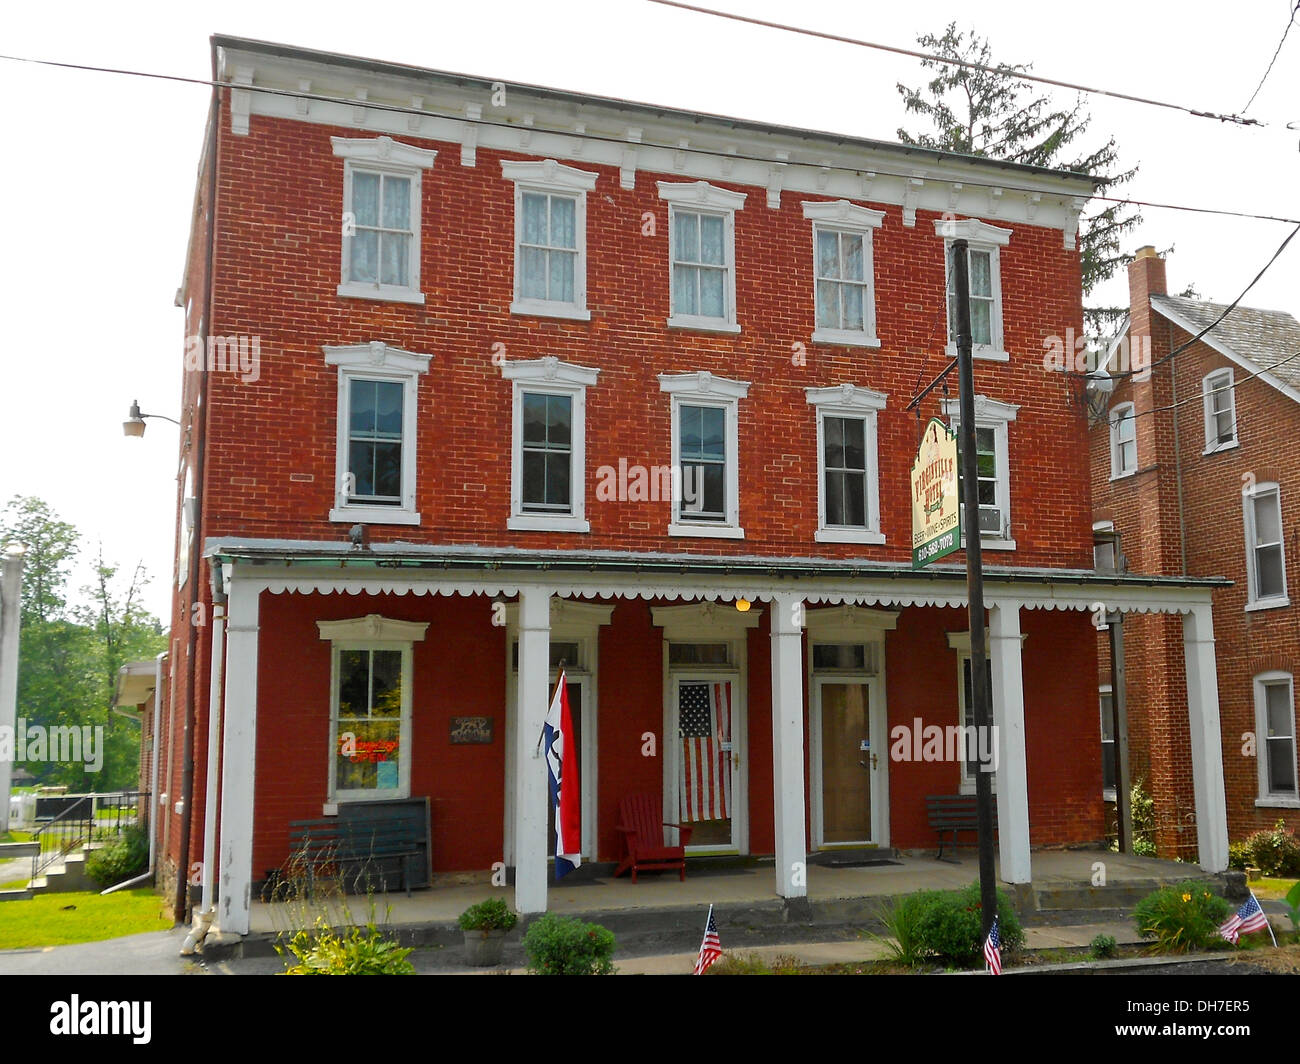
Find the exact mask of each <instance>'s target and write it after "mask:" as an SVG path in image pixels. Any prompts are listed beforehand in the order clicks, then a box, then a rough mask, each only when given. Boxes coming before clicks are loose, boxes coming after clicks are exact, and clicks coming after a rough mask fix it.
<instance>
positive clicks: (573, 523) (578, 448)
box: [501, 355, 600, 532]
mask: <svg viewBox="0 0 1300 1064" xmlns="http://www.w3.org/2000/svg"><path fill="white" fill-rule="evenodd" d="M599 374H600V371H599V370H596V369H588V368H587V367H585V366H575V365H573V364H572V363H569V362H561V361H560V360H559V359H558V358H556V357H555V356H554V355H547V356H546V357H545V358H537V359H532V360H529V361H527V362H524V361H515V362H504V363H502V366H501V376H502V377H503V378H504V379H506V380H508V381H511V382H512V383H513V386H514V392H513V395H512V397H511V402H510V409H511V431H510V517H509V518H508V519H507V520H506V528H508V529H511V530H512V531H520V532H590V531H591V522H590V521H588V520H587V504H586V487H587V389H588V388H589V387H590V386H592V385H594V384H595V383H596V378H597V376H598V375H599ZM525 392H532V393H538V392H542V393H546V394H549V395H568V396H571V397H572V399H573V408H572V411H571V416H572V421H571V424H570V431H571V434H572V435H571V444H570V446H571V450H570V452H569V460H570V462H571V463H572V464H571V466H570V468H569V503H570V512H569V513H567V514H554V515H553V514H544V513H529V512H526V511H525V510H524V508H523V490H524V488H523V484H524V469H523V465H524V461H523V439H524V416H523V412H524V393H525Z"/></svg>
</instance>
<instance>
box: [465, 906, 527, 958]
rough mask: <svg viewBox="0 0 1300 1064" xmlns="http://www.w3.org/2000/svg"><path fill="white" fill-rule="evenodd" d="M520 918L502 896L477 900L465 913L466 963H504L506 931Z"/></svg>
mask: <svg viewBox="0 0 1300 1064" xmlns="http://www.w3.org/2000/svg"><path fill="white" fill-rule="evenodd" d="M518 919H519V917H517V916H516V915H515V914H514V913H512V912H511V911H510V909H509V908H508V907H507V906H506V903H505V901H504V900H503V899H502V898H488V900H487V901H480V902H477V903H476V904H474V905H471V906H470V907H469V908H468V909H466V910H465V911H464V912H463V913H461V914H460V929H461V930H462V931H464V932H465V961H466V963H467V964H469V965H471V966H473V967H475V968H489V967H491V966H493V965H496V964H500V963H501V953H502V951H503V950H504V949H505V945H506V934H507V933H508V932H509V931H510V929H511V928H513V927H514V926H515V922H516V921H517V920H518Z"/></svg>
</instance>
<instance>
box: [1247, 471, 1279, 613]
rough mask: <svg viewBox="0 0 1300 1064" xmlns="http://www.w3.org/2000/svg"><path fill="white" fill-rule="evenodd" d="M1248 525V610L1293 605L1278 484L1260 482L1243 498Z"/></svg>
mask: <svg viewBox="0 0 1300 1064" xmlns="http://www.w3.org/2000/svg"><path fill="white" fill-rule="evenodd" d="M1242 501H1243V505H1244V507H1245V525H1246V570H1247V572H1246V576H1247V580H1246V590H1247V601H1246V608H1247V609H1268V608H1270V607H1272V606H1286V605H1288V604H1289V600H1288V599H1287V593H1286V559H1285V557H1284V552H1283V549H1282V501H1281V492H1280V489H1279V488H1278V486H1277V485H1276V484H1264V483H1259V484H1256V485H1255V490H1254V491H1248V492H1246V493H1245V494H1244V495H1243V496H1242Z"/></svg>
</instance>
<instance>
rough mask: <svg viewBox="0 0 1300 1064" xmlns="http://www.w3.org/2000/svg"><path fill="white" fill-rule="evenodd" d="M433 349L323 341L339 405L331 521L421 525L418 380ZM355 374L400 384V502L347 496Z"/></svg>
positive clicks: (356, 376) (377, 342)
mask: <svg viewBox="0 0 1300 1064" xmlns="http://www.w3.org/2000/svg"><path fill="white" fill-rule="evenodd" d="M430 357H431V356H430V355H421V354H417V353H415V352H413V351H404V350H402V349H401V348H400V347H391V346H389V345H388V344H385V343H381V342H379V341H374V342H372V343H368V344H349V345H347V346H343V347H330V346H326V347H325V364H326V365H327V366H337V367H338V371H339V376H338V407H337V411H338V412H337V416H336V421H335V429H336V434H335V442H334V454H335V462H334V507H333V509H331V510H330V514H329V519H330V520H331V521H345V522H349V523H353V522H359V523H361V524H376V525H418V524H419V523H420V514H419V512H418V511H417V510H416V508H415V484H416V477H415V456H416V454H417V453H418V452H417V450H416V446H415V437H416V429H417V425H418V418H417V410H418V402H417V394H416V393H417V384H418V382H419V378H420V374H422V373H426V372H428V369H429V359H430ZM354 379H356V380H384V381H396V382H397V383H399V384H401V385H402V400H403V401H402V504H401V505H400V506H367V505H359V504H357V503H350V502H348V498H347V492H346V490H345V488H346V485H347V482H348V481H347V475H348V419H349V409H348V407H349V404H348V396H349V392H350V385H351V382H352V381H353V380H354Z"/></svg>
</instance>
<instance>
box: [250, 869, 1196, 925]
mask: <svg viewBox="0 0 1300 1064" xmlns="http://www.w3.org/2000/svg"><path fill="white" fill-rule="evenodd" d="M882 857H885V858H887V859H888V860H889V862H890V863H888V864H880V865H872V866H869V867H856V868H854V867H827V866H819V865H816V864H810V866H809V868H808V873H807V901H808V906H807V908H806V909H803V910H802V915H800V916H797V917H796V915H795V914H794V913H792V912H789V911H787V909H788V907H787V905H786V904H785V903H784V902H783V899H781V898H778V897H774V896H773V892H772V881H773V877H774V875H775V870H774V859H773V858H765V859H764V858H760V859H757V860H755V861H752V862H750V863H749V865H748V867H732V868H723V869H719V868H716V867H715V868H712V869H709V870H700V869H698V867H696V868H690V867H689V866H688V872H687V876H686V882H684V883H682V882H680V881H679V880H678V878H677V874H676V873H675V872H662V873H653V872H648V873H643V874H642V878H641V880H640V882H638V883H635V884H633V883H632V882H631V881H630V880H628V879H626V878H622V879H613V878H612V877H610V876H608V875H604V876H600V875H598V876H597V877H595V878H594V879H586V880H580V881H571V882H566V881H561V883H560V884H559V885H556V884H551V885H550V887H549V890H548V895H547V903H548V904H547V908H548V910H549V911H550V912H554V913H559V914H560V915H563V916H581V917H583V918H584V919H587V920H595V921H597V922H602V923H606V924H614V925H616V926H619V927H621V928H623V929H625V930H628V931H631V932H632V933H634V934H635V933H637V932H639V931H640V930H641V929H642V928H644V930H645V932H646V933H653V934H654V935H656V936H658V935H662V934H664V933H667V932H669V931H671V930H672V929H673V928H674V927H675V926H678V925H680V926H682V927H683V928H686V929H689V930H690V931H691V932H692V933H693V934H694V935H695V936H696V938H698V937H699V934H700V933H701V932H702V930H703V927H704V914H705V913H706V912H707V910H708V907H709V906H710V905H714V906H716V912H715V915H716V916H717V918H718V922H719V925H720V926H723V927H725V926H727V925H728V924H730V925H733V926H745V927H748V928H752V929H760V928H763V927H774V926H782V927H790V926H792V925H794V926H798V925H803V926H805V927H808V928H813V927H817V928H821V929H823V933H824V932H825V931H826V930H827V929H830V928H835V927H841V928H850V927H862V926H872V925H874V924H875V923H876V914H877V912H878V910H879V906H880V904H881V903H882V902H884V901H885V900H886V899H888V898H891V897H898V896H901V895H906V894H911V893H913V892H915V891H918V890H959V889H961V888H963V887H967V886H969V885H970V884H971V883H973V882H975V881H976V880H977V879H978V876H979V866H978V861H977V859H976V856H975V854H974V852H973V851H963V852H962V854H961V857H960V863H958V864H950V863H948V862H947V861H936V860H935V859H934V856H933V854H929V853H927V854H924V855H922V856H893V857H889V856H888V855H887V854H882ZM1099 862H1100V863H1101V865H1102V866H1103V867H1102V868H1098V867H1097V866H1098V863H1099ZM1033 866H1034V878H1033V882H1032V883H1030V884H1024V885H1021V888H1020V889H1016V888H1014V887H1011V886H1008V885H1006V884H1005V883H1004V884H1002V885H1003V887H1004V889H1006V890H1007V891H1008V892H1009V893H1011V894H1012V897H1013V898H1014V899H1015V900H1016V904H1017V908H1018V909H1019V910H1020V911H1021V915H1022V917H1025V918H1026V919H1028V920H1035V919H1037V920H1039V921H1040V922H1043V923H1051V922H1053V916H1052V913H1054V912H1078V911H1093V912H1107V911H1110V912H1114V911H1118V910H1123V911H1127V910H1128V909H1131V908H1132V906H1133V904H1134V903H1135V902H1136V901H1137V900H1138V899H1139V898H1141V897H1142V896H1143V895H1145V894H1147V893H1149V892H1150V891H1152V890H1155V889H1156V888H1157V887H1159V886H1161V885H1163V884H1166V883H1174V882H1179V881H1181V880H1184V879H1188V878H1192V879H1196V878H1201V877H1206V878H1210V877H1207V876H1206V873H1204V872H1202V871H1201V870H1200V869H1198V868H1196V867H1195V866H1192V865H1187V864H1182V863H1179V862H1176V861H1162V860H1157V859H1155V858H1148V857H1133V856H1130V855H1127V854H1119V853H1111V852H1109V851H1103V850H1040V851H1035V852H1034V855H1033ZM1103 873H1104V878H1103ZM998 878H999V880H1002V879H1004V877H1003V875H1002V870H1001V868H1000V867H999V869H998ZM1102 884H1104V885H1102ZM487 897H501V898H504V899H505V900H506V902H507V903H510V902H512V901H513V898H514V888H513V887H493V886H491V885H490V883H489V882H488V877H487V876H486V875H484V876H477V877H471V876H468V875H466V876H448V877H443V880H442V882H439V883H436V884H435V885H434V886H433V887H431V888H429V889H428V890H423V891H417V892H416V893H415V894H414V895H413V896H412V897H409V898H408V897H406V896H405V894H401V893H393V894H389V895H385V896H383V897H380V898H376V899H375V904H376V907H377V910H378V911H377V914H376V917H377V919H380V920H385V921H386V922H387V923H388V924H389V925H390V926H392V927H394V928H402V929H407V930H411V931H420V930H422V931H424V932H426V933H430V932H434V931H436V930H439V929H447V928H452V927H455V925H456V919H457V917H458V916H459V915H460V914H461V913H462V912H463V911H464V910H465V909H466V908H468V907H469V906H470V905H472V904H474V903H475V902H479V901H482V900H484V898H487ZM344 905H346V906H347V910H348V912H347V913H345V912H344V911H343V908H342V906H344ZM308 907H309V908H310V907H311V906H308ZM315 907H316V908H319V909H320V910H325V911H328V912H329V914H330V917H331V919H333V920H337V921H339V922H346V921H347V919H348V914H349V913H350V916H351V918H352V919H353V920H355V921H358V922H361V923H364V922H365V920H366V918H367V915H368V907H369V902H368V900H367V899H366V898H365V897H363V896H355V895H352V896H348V897H347V898H346V899H340V898H331V899H329V901H328V902H326V901H325V900H324V899H322V900H321V901H320V902H318V903H316V906H315ZM301 910H302V906H301V905H297V906H295V904H293V903H284V902H276V903H267V902H260V901H257V902H254V903H253V904H252V907H251V913H250V921H249V922H250V928H249V930H250V934H252V935H253V936H255V937H262V936H267V935H273V934H275V933H277V932H279V931H283V930H285V929H287V928H288V927H290V926H291V925H292V924H293V921H294V918H295V916H297V915H299V914H300V912H301ZM313 911H315V910H314V909H313ZM385 913H386V914H387V916H386V918H385ZM795 934H796V936H797V932H796V933H795Z"/></svg>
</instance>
